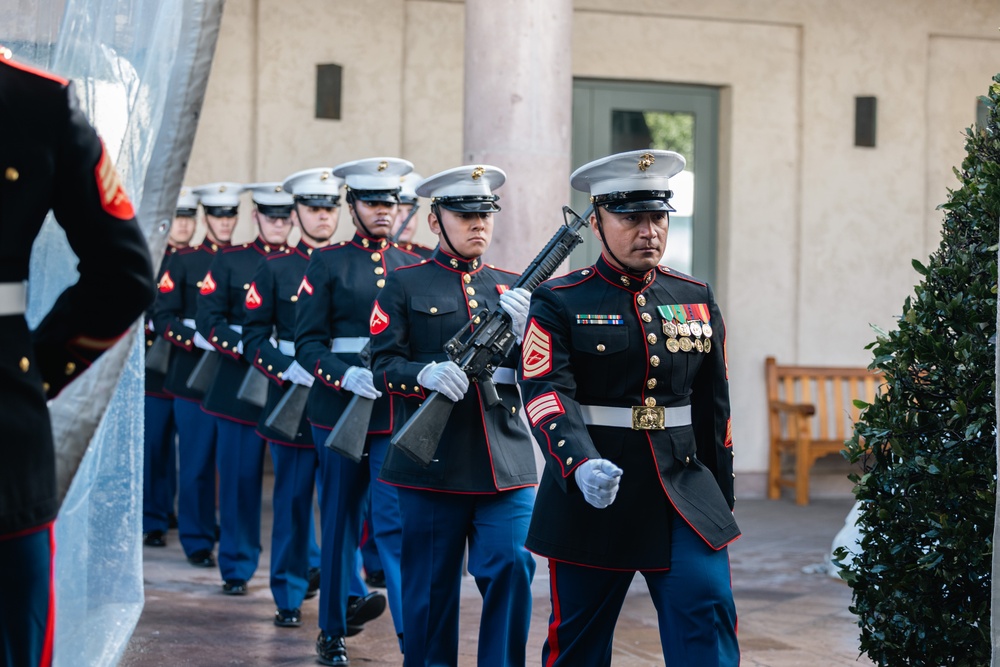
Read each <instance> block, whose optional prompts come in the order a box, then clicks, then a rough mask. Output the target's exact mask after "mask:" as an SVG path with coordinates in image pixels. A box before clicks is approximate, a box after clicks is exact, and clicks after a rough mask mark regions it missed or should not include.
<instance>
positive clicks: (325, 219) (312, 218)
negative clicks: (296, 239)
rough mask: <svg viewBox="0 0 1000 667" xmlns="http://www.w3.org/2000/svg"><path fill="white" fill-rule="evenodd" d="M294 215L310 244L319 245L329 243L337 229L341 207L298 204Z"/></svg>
mask: <svg viewBox="0 0 1000 667" xmlns="http://www.w3.org/2000/svg"><path fill="white" fill-rule="evenodd" d="M292 216H293V220H297V221H298V224H299V227H300V228H301V231H302V236H303V238H305V239H306V241H307V242H308V243H309V245H312V246H317V247H318V246H322V245H325V244H327V243H329V242H330V238H331V237H332V236H333V233H334V232H336V231H337V222H338V221H339V220H340V209H339V208H332V207H329V206H306V205H305V204H296V205H295V209H294V210H293V211H292Z"/></svg>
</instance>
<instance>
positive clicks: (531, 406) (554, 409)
mask: <svg viewBox="0 0 1000 667" xmlns="http://www.w3.org/2000/svg"><path fill="white" fill-rule="evenodd" d="M525 409H526V410H527V411H528V421H530V422H531V425H532V426H538V424H539V422H541V421H542V420H543V419H545V418H546V417H548V416H550V415H562V414H566V410H565V409H564V408H563V405H562V403H561V402H560V401H559V397H558V396H557V395H556V393H555V392H554V391H550V392H549V393H547V394H542V395H541V396H536V397H535V398H533V399H531V400H530V401H529V402H528V405H526V406H525Z"/></svg>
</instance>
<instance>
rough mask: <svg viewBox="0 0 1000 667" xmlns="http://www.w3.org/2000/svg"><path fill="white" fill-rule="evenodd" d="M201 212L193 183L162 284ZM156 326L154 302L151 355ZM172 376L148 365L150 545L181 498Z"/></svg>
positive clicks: (146, 516)
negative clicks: (169, 387) (169, 386)
mask: <svg viewBox="0 0 1000 667" xmlns="http://www.w3.org/2000/svg"><path fill="white" fill-rule="evenodd" d="M197 214H198V198H197V197H196V196H195V195H194V194H193V193H192V192H191V189H190V188H186V187H182V188H181V191H180V193H179V194H178V196H177V208H176V211H175V213H174V221H173V223H172V224H171V225H170V233H169V235H168V237H167V247H166V249H165V250H164V255H163V260H162V261H161V262H160V269H159V271H158V274H157V276H156V283H157V285H159V284H160V280H161V279H162V278H163V274H164V273H166V272H167V267H168V264H169V261H170V258H171V257H173V256H174V254H176V253H177V251H178V250H181V249H183V248H187V247H188V246H189V244H190V242H191V237H192V236H194V232H195V227H196V224H197V223H196V221H195V217H196V216H197ZM155 329H156V325H155V324H153V309H152V307H151V308H150V309H149V310H147V311H146V331H145V333H146V353H147V354H148V353H149V351H150V349H151V348H152V347H153V343H154V342H155V341H156V340H157V339H158V338H159V336H157V334H156V331H155ZM168 349H170V348H168ZM168 359H169V356H168ZM168 367H169V361H168ZM166 377H167V375H166V373H164V372H161V371H159V370H154V369H152V368H149V366H147V367H146V392H145V397H144V402H145V421H144V422H143V433H144V436H143V445H144V447H143V450H144V451H143V459H142V465H143V478H142V482H143V483H142V532H143V544H145V545H146V546H148V547H165V546H166V545H167V538H166V535H167V529H168V528H169V527H170V519H171V517H172V516H173V515H174V503H175V501H176V498H177V447H176V440H177V429H176V428H175V426H174V399H173V397H172V396H170V394H168V393H167V392H166V390H165V389H164V388H163V382H164V381H165V380H166ZM174 519H176V517H174Z"/></svg>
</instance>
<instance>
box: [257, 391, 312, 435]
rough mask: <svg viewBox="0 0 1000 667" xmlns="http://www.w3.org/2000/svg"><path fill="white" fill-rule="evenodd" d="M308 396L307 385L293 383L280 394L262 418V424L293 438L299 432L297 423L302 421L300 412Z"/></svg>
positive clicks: (303, 410) (304, 408) (304, 409)
mask: <svg viewBox="0 0 1000 667" xmlns="http://www.w3.org/2000/svg"><path fill="white" fill-rule="evenodd" d="M308 398H309V387H307V386H305V385H301V384H293V385H292V386H291V387H289V388H288V389H286V390H285V393H284V394H282V395H281V399H280V400H279V401H278V404H277V405H275V406H274V410H271V414H269V415H268V416H267V419H265V420H264V426H266V427H267V428H270V429H274V430H275V431H277V432H278V433H281V434H282V435H284V436H286V437H289V438H295V437H296V436H297V435H298V434H299V424H301V423H302V413H303V412H305V411H306V399H308Z"/></svg>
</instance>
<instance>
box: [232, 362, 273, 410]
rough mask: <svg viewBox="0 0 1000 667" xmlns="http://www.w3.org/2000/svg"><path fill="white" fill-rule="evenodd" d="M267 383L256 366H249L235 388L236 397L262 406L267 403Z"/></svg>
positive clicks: (259, 406)
mask: <svg viewBox="0 0 1000 667" xmlns="http://www.w3.org/2000/svg"><path fill="white" fill-rule="evenodd" d="M267 385H268V380H267V377H266V376H265V375H264V374H263V373H261V372H260V370H259V369H258V368H257V367H256V366H251V367H250V368H248V369H247V374H246V375H244V376H243V381H242V382H240V388H239V389H237V390H236V398H238V399H239V400H241V401H245V402H247V403H249V404H250V405H254V406H257V407H258V408H262V407H264V406H265V405H267Z"/></svg>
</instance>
